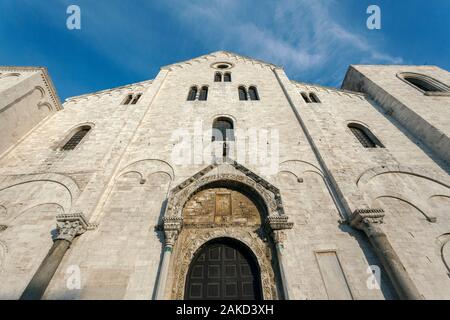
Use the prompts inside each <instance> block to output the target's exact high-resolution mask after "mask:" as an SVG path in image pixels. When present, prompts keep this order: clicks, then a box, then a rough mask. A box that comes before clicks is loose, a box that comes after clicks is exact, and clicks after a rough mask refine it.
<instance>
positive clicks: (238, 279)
mask: <svg viewBox="0 0 450 320" xmlns="http://www.w3.org/2000/svg"><path fill="white" fill-rule="evenodd" d="M185 299H186V300H262V290H261V279H260V271H259V267H258V265H257V262H256V259H255V257H254V255H253V254H252V252H251V251H250V250H249V249H248V248H247V247H246V246H244V245H243V244H241V243H239V242H238V241H234V240H232V239H227V238H222V239H217V240H213V241H210V242H208V243H206V244H205V245H203V246H202V247H201V248H200V249H199V250H198V252H197V253H196V255H195V257H194V259H193V260H192V263H191V265H190V268H189V272H188V274H187V279H186V286H185Z"/></svg>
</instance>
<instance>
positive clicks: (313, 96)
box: [309, 92, 320, 103]
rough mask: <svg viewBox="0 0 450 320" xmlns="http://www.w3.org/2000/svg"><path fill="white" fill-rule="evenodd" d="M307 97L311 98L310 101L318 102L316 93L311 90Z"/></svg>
mask: <svg viewBox="0 0 450 320" xmlns="http://www.w3.org/2000/svg"><path fill="white" fill-rule="evenodd" d="M309 98H310V99H311V102H312V103H320V100H319V98H318V97H317V95H316V94H315V93H313V92H311V93H310V94H309Z"/></svg>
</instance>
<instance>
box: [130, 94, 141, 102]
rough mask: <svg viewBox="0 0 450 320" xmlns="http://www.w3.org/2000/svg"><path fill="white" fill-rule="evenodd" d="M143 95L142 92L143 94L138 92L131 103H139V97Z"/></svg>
mask: <svg viewBox="0 0 450 320" xmlns="http://www.w3.org/2000/svg"><path fill="white" fill-rule="evenodd" d="M141 97H142V94H141V93H139V94H137V95H136V96H135V97H134V99H133V101H131V104H137V103H138V102H139V99H141Z"/></svg>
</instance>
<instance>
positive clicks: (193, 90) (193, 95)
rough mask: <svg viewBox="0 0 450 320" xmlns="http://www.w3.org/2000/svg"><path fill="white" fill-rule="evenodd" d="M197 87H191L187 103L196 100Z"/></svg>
mask: <svg viewBox="0 0 450 320" xmlns="http://www.w3.org/2000/svg"><path fill="white" fill-rule="evenodd" d="M197 90H198V89H197V87H195V86H194V87H191V89H190V90H189V94H188V98H187V99H188V101H194V100H195V99H196V98H197Z"/></svg>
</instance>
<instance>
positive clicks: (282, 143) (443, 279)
mask: <svg viewBox="0 0 450 320" xmlns="http://www.w3.org/2000/svg"><path fill="white" fill-rule="evenodd" d="M217 63H229V64H230V65H231V66H232V67H231V68H230V69H229V70H220V71H221V72H231V76H232V78H231V82H214V74H215V72H217V71H218V70H217V69H215V68H214V64H217ZM5 70H6V69H5ZM0 72H1V73H2V74H4V73H5V71H3V68H0ZM14 72H16V73H18V74H20V77H18V79H17V77H10V79H11V80H7V79H5V80H3V79H2V78H1V75H0V124H1V125H2V136H1V137H0V148H1V149H0V225H2V228H0V283H1V284H2V285H1V286H0V299H18V298H20V296H21V294H22V293H23V291H24V290H25V288H26V287H27V285H28V283H29V282H30V280H31V279H32V278H33V275H34V274H35V273H36V271H37V270H38V268H39V266H40V265H41V263H42V261H43V260H44V258H45V256H46V255H47V253H48V251H49V249H50V248H51V246H52V240H53V239H54V238H55V233H56V232H57V230H56V217H57V216H60V215H63V214H66V215H70V214H77V213H82V214H83V216H84V217H85V218H86V220H87V221H88V222H89V224H90V227H89V228H88V230H86V232H84V233H83V234H82V235H80V236H78V237H77V238H75V240H74V241H73V243H72V245H71V247H70V249H69V250H68V251H67V252H66V253H65V255H64V258H63V259H62V261H61V263H60V264H59V267H58V269H57V270H56V273H55V274H54V276H53V277H52V280H51V281H50V283H49V284H48V287H47V288H46V290H45V294H44V295H43V297H42V298H43V299H179V298H183V296H182V292H183V291H182V288H184V283H183V282H184V281H185V278H186V277H185V274H184V273H183V272H186V270H185V269H186V268H185V266H186V265H187V266H188V264H189V257H191V258H192V254H193V253H195V251H196V250H197V249H198V248H199V247H200V246H201V245H202V244H203V243H205V242H206V241H208V240H211V239H213V238H215V237H231V238H236V240H238V241H241V242H243V243H245V244H247V246H248V247H249V248H251V249H252V250H254V251H255V252H254V254H255V256H256V257H257V259H258V263H259V267H260V269H261V273H262V274H263V273H265V275H262V276H261V277H262V279H263V280H264V281H266V282H265V283H266V284H267V285H268V286H269V287H271V288H273V290H271V291H270V290H268V291H267V292H266V291H265V292H264V298H267V299H282V298H289V299H396V298H398V297H399V294H397V293H396V292H398V288H397V287H396V285H395V284H393V282H392V279H391V276H390V275H388V273H389V272H386V271H385V265H384V263H383V262H382V261H381V260H380V258H379V255H378V256H377V254H376V250H374V244H373V243H371V242H370V241H369V238H368V237H367V232H366V233H365V232H363V231H361V230H359V229H363V228H357V226H356V224H355V223H351V222H352V221H354V220H353V219H354V216H356V214H355V212H358V210H362V209H366V210H369V211H370V210H373V212H378V211H377V210H378V209H382V210H384V220H383V223H381V224H379V223H378V224H377V225H380V228H382V230H383V232H384V233H385V235H386V236H387V239H388V241H389V243H390V245H391V246H392V248H393V250H394V251H395V253H396V255H397V256H398V259H399V261H401V264H402V266H403V267H404V273H403V275H404V274H407V276H408V277H409V279H410V280H411V282H412V285H413V287H415V289H416V290H417V292H418V293H419V294H420V298H423V299H450V277H449V275H450V269H449V268H450V176H449V172H450V167H449V163H450V161H449V159H450V154H449V150H450V148H448V146H450V144H449V141H450V138H449V137H450V131H449V128H450V96H448V95H445V94H443V95H431V96H429V95H425V94H424V93H423V92H420V91H419V90H417V89H416V88H414V87H412V86H411V85H410V84H408V83H406V82H405V81H404V80H402V79H400V78H399V77H397V76H396V75H397V74H398V73H399V72H415V73H424V74H426V75H428V76H430V77H433V78H436V79H437V80H439V81H440V82H442V83H444V84H446V85H447V86H450V74H449V73H448V72H447V71H445V70H442V69H439V68H437V67H428V66H427V67H423V66H419V67H414V66H351V67H350V69H349V72H348V74H347V77H346V79H345V81H344V84H343V89H335V88H325V87H321V86H317V85H311V84H304V83H300V82H296V81H291V80H290V79H288V77H287V76H286V74H285V73H284V71H283V69H282V68H280V67H277V66H274V65H272V64H269V63H266V62H262V61H257V60H255V59H251V58H247V57H242V56H239V55H236V54H233V53H230V52H222V51H221V52H216V53H212V54H209V55H205V56H202V57H199V58H196V59H193V60H189V61H185V62H181V63H177V64H174V65H170V66H166V67H163V68H162V69H161V71H160V72H159V74H158V75H157V76H156V78H155V79H154V80H149V81H144V82H141V83H136V84H132V85H129V86H125V87H121V88H116V89H111V90H105V91H101V92H97V93H93V94H87V95H84V96H79V97H73V98H70V99H67V100H66V102H65V103H64V104H63V106H62V107H61V106H60V105H59V102H58V98H57V95H56V93H55V91H54V89H53V87H52V85H51V82H50V81H49V80H47V82H46V83H47V87H46V86H45V84H41V85H38V84H37V83H38V82H39V81H43V80H42V79H44V78H45V79H48V76H47V75H46V72H45V70H44V69H36V70H34V71H30V70H26V71H25V69H23V70H22V71H21V68H17V71H14ZM22 75H24V76H25V77H24V79H21V77H22ZM42 75H45V76H42ZM33 77H36V78H33ZM13 78H14V79H13ZM2 81H3V82H2ZM36 86H39V87H42V88H43V90H38V92H39V94H36V95H34V93H33V90H34V88H35V87H36ZM192 86H198V87H199V88H200V87H202V86H208V98H207V101H198V100H196V101H187V96H188V92H189V89H190V88H191V87H192ZM239 86H245V87H246V88H247V89H248V88H249V87H251V86H255V87H256V88H257V90H258V94H259V98H260V99H259V100H258V101H240V100H239V96H238V87H239ZM27 92H31V93H30V94H29V95H28V96H27V98H26V99H31V101H29V102H27V104H26V106H27V108H29V109H26V111H23V110H25V109H23V108H24V107H23V104H24V103H22V102H21V101H23V98H21V97H23V96H24V94H26V93H27ZM302 92H306V93H310V92H313V93H315V94H316V95H317V97H318V98H319V99H320V103H305V101H304V99H303V98H302V95H301V93H302ZM128 94H133V95H134V96H136V95H138V94H142V97H141V98H140V100H139V101H138V102H137V103H136V104H128V105H124V104H123V101H124V100H125V99H126V97H127V95H128ZM28 97H29V98H28ZM27 101H28V100H27ZM21 103H22V104H21ZM43 103H45V105H46V106H48V107H47V109H46V111H45V112H47V113H46V114H43V113H42V112H43V111H42V110H43V109H42V107H39V106H41V105H42V104H43ZM18 104H21V105H18ZM8 110H9V111H8ZM7 112H9V113H14V114H13V116H14V117H16V118H15V119H19V120H20V121H18V120H17V121H16V122H10V121H11V120H10V119H11V116H9V115H8V114H7ZM218 117H229V118H230V119H232V120H233V121H234V128H235V131H236V141H237V140H239V134H241V135H242V132H245V131H247V130H256V131H260V130H268V131H269V132H276V133H277V134H278V136H279V148H278V154H279V158H278V159H277V160H279V167H278V168H277V170H276V172H273V173H272V172H267V170H265V169H264V168H263V165H261V164H260V163H252V162H251V161H248V159H250V156H251V155H250V154H249V152H247V153H246V154H245V155H246V157H245V159H243V160H244V161H237V162H238V164H236V163H231V161H228V162H230V163H223V164H216V165H213V166H211V167H210V165H211V163H204V162H197V163H194V162H192V161H190V162H189V163H187V164H184V165H183V164H179V163H177V162H176V161H174V156H173V151H174V148H175V147H176V145H177V143H178V142H179V141H178V140H177V138H176V137H174V132H176V130H177V129H183V130H187V131H186V132H187V133H188V134H190V135H191V136H192V137H193V138H195V139H198V140H199V141H202V142H203V143H204V144H208V143H210V140H208V139H210V138H209V137H208V136H202V133H203V132H197V131H196V125H198V124H199V123H202V125H203V129H204V130H206V129H208V128H211V127H212V125H213V122H214V120H215V119H217V118H218ZM410 121H412V122H410ZM350 123H358V124H360V125H363V126H364V127H366V128H368V129H370V131H371V132H372V134H374V135H375V136H376V137H377V138H378V139H379V141H380V142H381V143H382V144H383V146H384V148H369V149H367V148H364V147H363V146H362V145H361V144H360V142H359V141H358V140H357V139H356V137H355V136H354V135H353V134H352V132H351V130H350V129H349V128H348V124H350ZM80 126H90V127H91V130H90V131H89V133H88V134H87V135H86V136H85V137H84V139H83V140H82V141H81V143H80V144H79V145H78V146H77V147H76V148H75V149H74V150H70V151H64V150H62V149H61V148H62V146H63V145H64V143H65V142H67V140H68V137H70V136H71V134H73V133H74V132H75V131H74V130H76V129H77V128H79V127H80ZM4 128H7V129H4ZM238 129H240V130H242V131H241V133H240V131H239V130H238ZM437 133H439V134H440V136H439V137H437V136H436V134H437ZM213 145H214V146H215V147H217V148H218V150H219V149H221V144H220V143H219V142H214V143H213ZM235 145H236V144H235V143H230V147H231V148H235ZM270 147H271V145H268V148H269V149H270ZM233 150H234V149H233ZM234 151H236V150H234ZM219 153H220V150H219ZM216 154H217V152H216ZM229 158H231V160H238V159H236V158H235V157H233V153H231V155H230V157H229ZM249 170H250V171H249ZM198 173H200V174H198ZM234 180H236V181H238V182H239V184H241V185H242V186H245V187H248V188H250V189H252V190H255V194H256V193H257V194H259V195H260V196H261V199H262V200H261V201H262V202H263V203H264V205H265V206H266V209H267V212H266V216H265V218H267V219H268V221H269V220H270V219H269V218H270V217H276V218H279V217H282V216H283V215H286V217H288V221H289V222H290V224H289V226H288V224H286V226H288V227H287V228H286V230H282V231H278V230H276V227H274V226H273V225H272V224H271V229H270V228H269V229H270V230H271V231H269V232H268V233H267V234H266V235H265V236H262V237H260V236H259V235H258V234H256V233H253V231H252V230H250V229H248V228H246V227H245V226H229V227H223V226H222V227H219V226H218V227H215V228H214V227H212V228H210V229H208V230H203V229H195V228H194V229H189V228H187V227H184V226H183V222H180V225H179V227H177V228H178V229H177V228H175V229H176V230H175V229H173V230H175V231H174V232H175V233H171V231H172V229H169V228H168V223H167V221H166V220H164V217H166V218H167V217H176V216H177V215H178V214H179V215H180V218H181V219H182V218H183V212H182V209H183V207H182V205H183V201H182V199H183V197H184V196H186V197H191V195H192V194H194V193H195V192H196V189H200V188H201V187H202V186H204V185H207V182H208V183H209V182H217V183H220V182H221V181H227V183H232V182H233V181H234ZM178 192H179V194H178ZM279 195H280V196H281V201H279V200H277V199H278V196H279ZM177 205H180V206H181V207H178V206H177ZM177 210H178V211H177ZM371 212H372V211H371ZM377 219H378V220H377V222H380V220H381V219H380V218H377ZM364 221H365V220H364ZM292 223H293V224H292ZM271 232H272V233H271ZM278 232H280V233H278ZM172 236H174V237H173V239H172V238H171V237H172ZM266 236H267V239H266V238H265V237H266ZM279 236H280V238H279ZM169 238H170V239H172V240H173V243H170V244H168V242H170V241H172V240H170V241H169V240H168V239H169ZM281 238H283V239H281ZM167 245H169V246H170V249H171V250H170V251H171V254H167V255H166V253H165V249H164V247H165V246H167ZM272 245H273V246H272ZM172 247H173V250H172ZM275 247H277V248H279V247H280V248H281V247H282V249H274V248H275ZM271 248H272V249H271ZM258 250H259V251H258ZM277 250H280V251H277ZM277 252H278V256H277ZM164 257H166V258H167V259H166V260H165V259H164ZM264 259H266V260H267V261H266V260H264ZM74 266H75V269H76V268H79V271H80V272H79V276H80V284H81V285H80V287H79V288H70V285H69V287H68V282H70V281H72V280H73V278H71V277H73V276H74V273H73V272H72V271H73V270H74ZM370 266H378V267H379V268H381V289H377V288H373V286H371V285H370V283H373V281H372V282H371V273H370ZM71 270H72V271H71ZM183 270H184V271H183ZM368 270H369V272H368ZM394 282H395V281H394ZM180 295H181V296H180ZM400 295H401V294H400Z"/></svg>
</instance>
